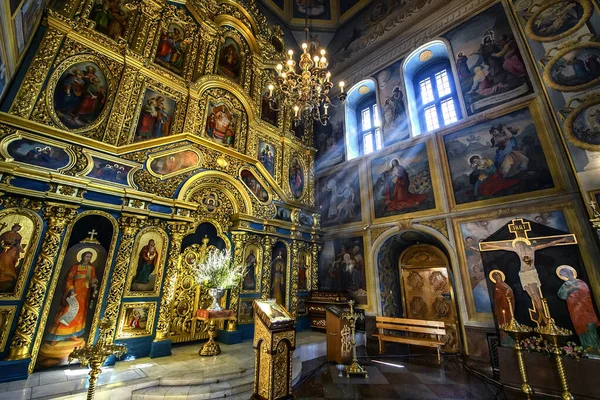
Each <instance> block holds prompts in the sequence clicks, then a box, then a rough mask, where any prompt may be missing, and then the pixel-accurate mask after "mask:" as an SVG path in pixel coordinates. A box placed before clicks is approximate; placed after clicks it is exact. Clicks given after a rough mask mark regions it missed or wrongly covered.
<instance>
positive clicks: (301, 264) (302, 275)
mask: <svg viewBox="0 0 600 400" xmlns="http://www.w3.org/2000/svg"><path fill="white" fill-rule="evenodd" d="M308 274H310V254H309V253H308V252H307V251H306V250H301V251H300V252H299V256H298V291H299V292H306V291H307V290H308V289H309V287H308Z"/></svg>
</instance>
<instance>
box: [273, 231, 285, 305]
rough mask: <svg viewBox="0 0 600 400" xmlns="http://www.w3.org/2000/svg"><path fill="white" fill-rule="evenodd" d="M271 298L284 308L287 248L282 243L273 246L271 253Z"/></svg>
mask: <svg viewBox="0 0 600 400" xmlns="http://www.w3.org/2000/svg"><path fill="white" fill-rule="evenodd" d="M271 254H272V255H271V257H272V260H273V261H272V264H271V291H270V293H271V298H272V299H275V301H276V302H277V304H279V305H281V306H283V307H285V306H286V303H285V302H286V294H287V247H286V246H285V244H284V243H282V242H277V243H275V245H274V246H273V251H272V253H271Z"/></svg>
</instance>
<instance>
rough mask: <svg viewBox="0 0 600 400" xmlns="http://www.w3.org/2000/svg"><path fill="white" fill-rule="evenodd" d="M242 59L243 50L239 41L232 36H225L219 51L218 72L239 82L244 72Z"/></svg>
mask: <svg viewBox="0 0 600 400" xmlns="http://www.w3.org/2000/svg"><path fill="white" fill-rule="evenodd" d="M242 60H243V56H242V50H241V49H240V45H239V44H238V42H236V41H235V40H234V39H232V38H230V37H227V38H225V42H223V46H222V47H221V52H220V53H219V64H218V65H217V73H218V74H219V75H223V76H226V77H228V78H231V79H233V80H234V81H236V82H239V81H240V76H241V73H242Z"/></svg>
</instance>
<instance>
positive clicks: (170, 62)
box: [154, 24, 190, 75]
mask: <svg viewBox="0 0 600 400" xmlns="http://www.w3.org/2000/svg"><path fill="white" fill-rule="evenodd" d="M189 45H190V40H189V39H186V37H185V31H184V30H183V28H182V27H181V26H180V25H177V24H169V26H168V28H167V30H165V31H163V32H162V33H161V34H160V38H159V41H158V48H157V49H156V57H155V58H154V61H155V62H156V63H157V64H159V65H161V66H163V67H165V68H167V69H169V70H171V71H173V72H175V73H176V74H179V75H181V74H182V73H183V68H184V67H185V57H186V55H187V50H188V47H189Z"/></svg>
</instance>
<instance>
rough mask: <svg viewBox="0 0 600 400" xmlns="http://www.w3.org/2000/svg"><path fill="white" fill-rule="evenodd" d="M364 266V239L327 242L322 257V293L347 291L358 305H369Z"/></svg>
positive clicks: (320, 274) (320, 264) (320, 263)
mask: <svg viewBox="0 0 600 400" xmlns="http://www.w3.org/2000/svg"><path fill="white" fill-rule="evenodd" d="M365 267H366V265H365V250H364V244H363V238H362V236H353V237H347V238H340V239H334V240H330V241H327V242H325V243H324V244H323V251H322V252H321V256H320V258H319V290H323V291H333V292H339V291H346V290H347V291H348V294H349V295H350V297H351V298H352V299H353V300H355V301H356V302H357V303H358V304H367V281H366V276H367V275H366V271H365Z"/></svg>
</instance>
